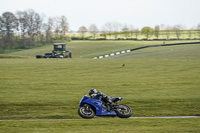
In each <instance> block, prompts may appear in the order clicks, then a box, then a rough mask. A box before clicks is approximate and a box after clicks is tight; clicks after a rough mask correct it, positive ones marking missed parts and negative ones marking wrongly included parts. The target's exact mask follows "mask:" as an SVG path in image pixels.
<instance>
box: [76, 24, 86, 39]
mask: <svg viewBox="0 0 200 133" xmlns="http://www.w3.org/2000/svg"><path fill="white" fill-rule="evenodd" d="M78 32H79V33H80V34H81V38H82V39H84V36H85V33H86V32H87V28H86V27H85V26H81V27H80V28H79V30H78Z"/></svg>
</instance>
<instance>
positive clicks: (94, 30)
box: [72, 22, 200, 40]
mask: <svg viewBox="0 0 200 133" xmlns="http://www.w3.org/2000/svg"><path fill="white" fill-rule="evenodd" d="M78 33H79V35H78V36H77V35H76V34H74V36H72V39H73V38H74V39H115V40H120V39H123V40H124V39H127V40H138V39H139V36H140V39H141V40H148V39H149V38H150V37H151V38H154V40H159V39H161V40H169V39H181V37H182V36H183V35H186V36H187V37H182V38H184V39H200V23H199V24H197V26H196V27H193V28H191V29H188V30H186V29H184V26H182V25H179V24H177V25H174V26H169V25H166V26H165V25H164V24H161V25H156V26H155V27H154V28H152V27H149V26H146V27H143V28H142V29H141V30H139V28H135V27H134V26H133V25H129V26H127V25H122V24H120V23H118V22H107V23H105V24H104V25H103V26H102V28H101V30H99V29H98V27H97V26H96V25H95V24H92V25H90V26H89V27H88V28H87V27H86V26H81V27H80V28H79V30H78ZM88 33H89V34H88ZM97 35H99V36H98V37H97ZM141 36H142V37H141Z"/></svg>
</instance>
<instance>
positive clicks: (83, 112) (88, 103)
mask: <svg viewBox="0 0 200 133" xmlns="http://www.w3.org/2000/svg"><path fill="white" fill-rule="evenodd" d="M122 99H123V98H121V97H116V98H113V99H111V100H112V101H113V105H112V106H111V107H110V108H109V110H108V106H110V105H107V104H106V103H104V102H103V101H101V100H98V99H93V98H90V97H87V96H84V97H83V98H82V99H81V101H80V104H79V106H80V108H79V109H78V114H79V115H80V116H81V117H82V118H85V119H91V118H93V117H94V116H95V115H96V116H111V117H115V116H118V117H120V118H129V117H130V116H131V115H132V110H131V108H129V107H128V106H126V105H122V104H117V102H119V101H121V100H122Z"/></svg>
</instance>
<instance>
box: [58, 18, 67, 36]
mask: <svg viewBox="0 0 200 133" xmlns="http://www.w3.org/2000/svg"><path fill="white" fill-rule="evenodd" d="M60 29H61V39H62V38H63V37H65V36H66V32H68V29H69V27H68V22H67V18H66V17H65V16H61V18H60Z"/></svg>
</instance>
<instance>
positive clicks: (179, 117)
mask: <svg viewBox="0 0 200 133" xmlns="http://www.w3.org/2000/svg"><path fill="white" fill-rule="evenodd" d="M117 118H118V117H117ZM183 118H200V116H159V117H130V118H129V119H183ZM94 119H95V118H94ZM72 120H81V119H10V120H0V121H72Z"/></svg>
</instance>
